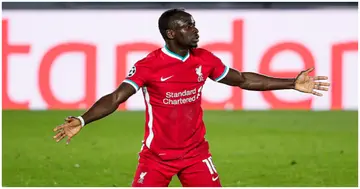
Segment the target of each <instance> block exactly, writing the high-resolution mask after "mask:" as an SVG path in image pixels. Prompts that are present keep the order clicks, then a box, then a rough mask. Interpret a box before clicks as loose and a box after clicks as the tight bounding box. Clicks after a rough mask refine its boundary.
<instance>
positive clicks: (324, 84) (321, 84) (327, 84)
mask: <svg viewBox="0 0 360 189" xmlns="http://www.w3.org/2000/svg"><path fill="white" fill-rule="evenodd" d="M315 85H319V86H330V83H327V82H315Z"/></svg>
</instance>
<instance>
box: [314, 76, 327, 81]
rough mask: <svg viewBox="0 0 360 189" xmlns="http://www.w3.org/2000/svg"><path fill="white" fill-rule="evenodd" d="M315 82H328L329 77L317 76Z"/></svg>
mask: <svg viewBox="0 0 360 189" xmlns="http://www.w3.org/2000/svg"><path fill="white" fill-rule="evenodd" d="M314 79H315V80H327V79H328V77H327V76H316V77H314Z"/></svg>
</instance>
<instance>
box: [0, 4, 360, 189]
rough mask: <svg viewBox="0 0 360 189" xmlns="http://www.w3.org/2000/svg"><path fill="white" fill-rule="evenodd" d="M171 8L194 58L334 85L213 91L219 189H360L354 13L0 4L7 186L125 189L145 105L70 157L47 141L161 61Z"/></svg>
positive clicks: (98, 130) (88, 138)
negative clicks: (69, 119)
mask: <svg viewBox="0 0 360 189" xmlns="http://www.w3.org/2000/svg"><path fill="white" fill-rule="evenodd" d="M178 7H184V8H186V9H188V11H189V12H190V13H191V14H192V15H193V16H194V18H195V20H196V22H197V26H198V28H199V30H200V47H204V48H207V49H209V50H211V51H213V52H214V53H215V54H216V55H218V56H219V57H220V58H221V59H222V60H223V61H224V63H225V64H227V65H230V66H232V67H235V68H237V69H239V70H241V71H254V72H259V73H263V74H267V75H272V76H278V77H295V76H296V74H297V73H298V72H299V71H301V70H303V69H306V68H309V67H311V66H313V67H315V71H314V74H316V75H327V76H329V81H330V82H331V83H332V86H331V88H330V91H329V92H327V93H325V94H324V96H323V97H321V98H319V97H312V96H310V95H305V94H300V93H297V92H295V91H275V92H249V91H243V90H240V89H235V88H230V87H227V86H223V85H220V84H216V83H214V82H212V81H207V84H206V85H205V89H204V90H203V108H204V109H205V111H206V112H205V116H204V119H205V122H206V124H207V131H208V133H207V136H206V138H207V139H208V140H209V142H210V145H211V151H212V153H213V160H214V163H215V165H216V166H217V170H218V172H219V173H220V178H221V181H222V184H223V185H224V186H357V185H358V127H357V126H358V85H359V84H358V4H357V3H270V2H264V3H203V2H201V3H166V2H159V3H72V2H63V3H55V2H51V3H46V2H42V3H28V2H18V3H15V2H12V3H6V2H5V3H2V8H3V15H2V39H3V43H2V47H3V52H2V55H3V58H2V62H3V63H2V69H3V71H2V75H3V76H2V80H3V81H2V91H3V92H2V108H3V114H2V115H3V117H2V118H3V122H2V137H3V140H2V173H3V174H2V186H130V184H131V182H132V177H133V173H134V171H135V168H136V165H137V153H138V151H139V150H140V146H141V144H140V142H141V140H142V137H143V128H144V104H143V100H142V96H141V94H140V93H137V94H136V95H134V96H133V97H131V98H130V99H129V100H128V101H127V102H126V103H124V104H123V105H121V106H120V107H119V111H117V112H116V113H114V114H112V115H111V116H109V117H108V118H105V119H103V120H100V121H98V122H95V123H93V124H91V125H89V126H88V127H86V128H85V129H84V130H83V131H82V132H81V134H79V135H78V136H77V137H75V138H74V139H73V141H72V143H71V144H70V145H68V146H66V145H65V144H64V143H63V142H61V143H59V144H56V143H55V142H54V141H53V140H52V136H53V133H52V129H53V127H55V126H57V125H58V124H61V123H62V121H63V119H64V118H65V117H66V116H69V115H79V114H81V113H82V112H83V111H84V109H87V108H89V107H90V106H91V105H92V104H93V103H94V102H95V100H96V99H98V98H100V97H101V96H102V95H104V94H106V93H108V92H111V91H112V90H113V89H115V87H117V85H118V84H119V83H120V82H121V81H122V79H123V78H124V77H125V75H126V74H127V72H128V70H129V69H130V68H131V66H132V65H133V64H134V63H135V61H136V60H139V59H141V58H142V57H143V56H145V55H146V54H147V53H148V52H150V51H151V50H153V49H155V48H158V47H161V46H162V45H163V41H162V38H161V36H160V34H159V32H158V29H157V19H158V17H159V16H160V14H161V13H162V12H163V11H164V10H166V9H168V8H178ZM170 186H181V184H180V183H179V181H178V180H177V178H176V177H174V179H173V181H172V182H171V185H170Z"/></svg>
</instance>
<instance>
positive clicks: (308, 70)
mask: <svg viewBox="0 0 360 189" xmlns="http://www.w3.org/2000/svg"><path fill="white" fill-rule="evenodd" d="M313 70H314V68H309V69H307V70H305V73H306V74H308V73H310V72H312V71H313Z"/></svg>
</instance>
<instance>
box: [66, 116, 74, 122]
mask: <svg viewBox="0 0 360 189" xmlns="http://www.w3.org/2000/svg"><path fill="white" fill-rule="evenodd" d="M72 118H75V117H74V116H68V117H66V118H65V121H67V122H68V121H70V120H71V119H72Z"/></svg>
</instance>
